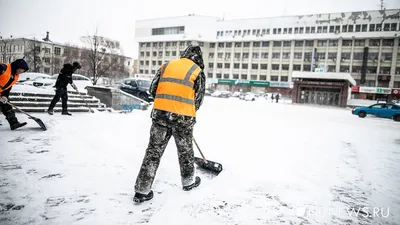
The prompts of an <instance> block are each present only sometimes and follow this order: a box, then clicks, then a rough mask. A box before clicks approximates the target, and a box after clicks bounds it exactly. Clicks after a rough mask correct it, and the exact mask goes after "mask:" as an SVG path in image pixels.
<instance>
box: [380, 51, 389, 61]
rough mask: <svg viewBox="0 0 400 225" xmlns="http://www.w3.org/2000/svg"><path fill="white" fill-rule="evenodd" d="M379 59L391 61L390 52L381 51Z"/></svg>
mask: <svg viewBox="0 0 400 225" xmlns="http://www.w3.org/2000/svg"><path fill="white" fill-rule="evenodd" d="M381 59H382V62H385V61H392V53H382V55H381Z"/></svg>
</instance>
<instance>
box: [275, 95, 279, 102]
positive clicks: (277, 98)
mask: <svg viewBox="0 0 400 225" xmlns="http://www.w3.org/2000/svg"><path fill="white" fill-rule="evenodd" d="M275 99H276V103H278V102H279V93H278V94H276V95H275Z"/></svg>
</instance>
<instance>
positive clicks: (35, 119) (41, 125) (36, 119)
mask: <svg viewBox="0 0 400 225" xmlns="http://www.w3.org/2000/svg"><path fill="white" fill-rule="evenodd" d="M29 118H30V119H32V120H34V121H35V122H36V123H37V124H39V126H40V128H42V130H47V128H46V125H45V124H44V123H43V121H42V120H41V119H39V118H36V117H29Z"/></svg>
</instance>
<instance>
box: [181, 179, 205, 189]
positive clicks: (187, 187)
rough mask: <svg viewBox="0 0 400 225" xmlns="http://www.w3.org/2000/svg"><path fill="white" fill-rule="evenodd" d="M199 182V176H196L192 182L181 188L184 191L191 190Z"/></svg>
mask: <svg viewBox="0 0 400 225" xmlns="http://www.w3.org/2000/svg"><path fill="white" fill-rule="evenodd" d="M200 183H201V179H200V177H196V178H195V181H194V183H193V184H191V185H188V186H184V187H183V190H184V191H190V190H192V189H193V188H195V187H198V186H199V185H200Z"/></svg>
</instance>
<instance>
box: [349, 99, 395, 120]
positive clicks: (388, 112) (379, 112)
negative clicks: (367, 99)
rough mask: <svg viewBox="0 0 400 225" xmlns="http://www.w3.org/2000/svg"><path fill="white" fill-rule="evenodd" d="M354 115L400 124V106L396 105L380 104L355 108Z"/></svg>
mask: <svg viewBox="0 0 400 225" xmlns="http://www.w3.org/2000/svg"><path fill="white" fill-rule="evenodd" d="M352 114H353V115H358V117H360V118H364V117H366V116H367V115H374V116H377V117H381V118H389V119H393V120H394V121H397V122H400V105H399V104H395V103H378V104H373V105H370V106H368V107H357V108H354V109H353V110H352Z"/></svg>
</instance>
